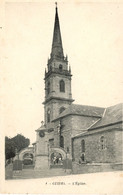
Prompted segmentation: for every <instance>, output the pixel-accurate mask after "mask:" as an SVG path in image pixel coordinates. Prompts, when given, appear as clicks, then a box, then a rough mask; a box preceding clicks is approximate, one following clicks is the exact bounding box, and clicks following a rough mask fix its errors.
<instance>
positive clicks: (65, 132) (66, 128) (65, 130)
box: [54, 116, 72, 153]
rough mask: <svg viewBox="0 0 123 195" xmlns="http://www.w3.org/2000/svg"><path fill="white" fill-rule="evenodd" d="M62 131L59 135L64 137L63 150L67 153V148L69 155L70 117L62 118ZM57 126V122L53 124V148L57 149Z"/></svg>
mask: <svg viewBox="0 0 123 195" xmlns="http://www.w3.org/2000/svg"><path fill="white" fill-rule="evenodd" d="M60 121H61V124H62V130H61V135H62V136H63V137H64V149H65V150H66V151H67V147H69V152H70V153H71V129H72V126H71V125H72V123H71V116H67V117H65V118H62V119H61V120H60ZM58 125H59V120H58V121H56V122H55V123H54V127H55V128H54V141H55V147H59V138H60V136H59V132H58V128H57V126H58Z"/></svg>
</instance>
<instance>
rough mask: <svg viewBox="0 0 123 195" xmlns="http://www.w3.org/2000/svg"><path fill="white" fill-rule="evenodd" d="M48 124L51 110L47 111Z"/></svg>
mask: <svg viewBox="0 0 123 195" xmlns="http://www.w3.org/2000/svg"><path fill="white" fill-rule="evenodd" d="M47 122H48V123H49V122H50V109H48V110H47Z"/></svg>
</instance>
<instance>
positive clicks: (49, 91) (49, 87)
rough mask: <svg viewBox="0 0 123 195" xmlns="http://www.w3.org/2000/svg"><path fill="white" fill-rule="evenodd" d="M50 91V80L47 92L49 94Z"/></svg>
mask: <svg viewBox="0 0 123 195" xmlns="http://www.w3.org/2000/svg"><path fill="white" fill-rule="evenodd" d="M49 93H50V82H48V84H47V94H49Z"/></svg>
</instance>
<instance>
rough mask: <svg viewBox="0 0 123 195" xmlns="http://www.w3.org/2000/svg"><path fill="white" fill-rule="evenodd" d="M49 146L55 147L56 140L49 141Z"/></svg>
mask: <svg viewBox="0 0 123 195" xmlns="http://www.w3.org/2000/svg"><path fill="white" fill-rule="evenodd" d="M49 146H50V147H53V146H54V139H49Z"/></svg>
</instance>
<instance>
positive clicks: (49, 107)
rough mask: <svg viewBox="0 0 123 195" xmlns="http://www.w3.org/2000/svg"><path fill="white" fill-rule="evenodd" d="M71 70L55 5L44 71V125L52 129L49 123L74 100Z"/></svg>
mask: <svg viewBox="0 0 123 195" xmlns="http://www.w3.org/2000/svg"><path fill="white" fill-rule="evenodd" d="M71 77H72V75H71V68H70V66H69V67H68V57H67V56H66V57H65V56H64V52H63V46H62V38H61V31H60V23H59V17H58V8H57V4H56V13H55V23H54V32H53V41H52V49H51V54H50V58H49V59H48V62H47V69H45V78H44V80H45V101H44V102H43V104H44V113H45V116H44V117H45V125H46V128H47V129H50V128H52V123H51V121H52V120H53V119H55V118H56V117H58V115H59V114H60V113H61V112H62V111H63V110H64V109H66V108H67V107H68V106H69V105H70V104H71V103H72V102H73V101H74V100H73V99H72V93H71Z"/></svg>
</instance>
